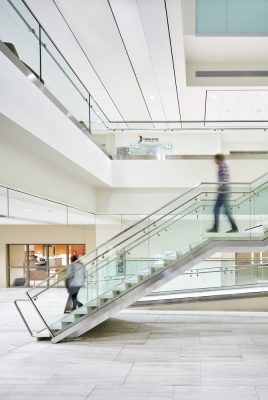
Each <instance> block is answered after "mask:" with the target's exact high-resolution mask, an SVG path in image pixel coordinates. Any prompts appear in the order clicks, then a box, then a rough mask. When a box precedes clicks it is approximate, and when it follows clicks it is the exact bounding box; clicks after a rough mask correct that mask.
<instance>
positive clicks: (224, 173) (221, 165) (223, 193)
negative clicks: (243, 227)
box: [207, 154, 238, 233]
mask: <svg viewBox="0 0 268 400" xmlns="http://www.w3.org/2000/svg"><path fill="white" fill-rule="evenodd" d="M214 161H215V163H216V164H217V165H218V195H217V198H216V203H215V206H214V225H213V227H212V228H211V229H208V231H207V232H218V231H219V216H220V210H221V207H222V206H223V207H224V211H225V214H226V216H227V218H228V220H229V222H230V224H231V229H230V230H229V231H227V232H226V233H233V232H238V228H237V225H236V223H235V221H234V218H233V217H232V215H231V210H230V206H229V199H230V187H229V171H228V167H227V164H226V163H225V159H224V155H223V154H216V155H215V156H214Z"/></svg>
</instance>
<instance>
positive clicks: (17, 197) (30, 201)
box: [9, 189, 68, 224]
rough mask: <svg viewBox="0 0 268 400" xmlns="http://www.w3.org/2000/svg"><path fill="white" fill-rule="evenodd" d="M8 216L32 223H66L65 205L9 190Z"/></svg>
mask: <svg viewBox="0 0 268 400" xmlns="http://www.w3.org/2000/svg"><path fill="white" fill-rule="evenodd" d="M9 215H10V217H14V218H19V219H22V220H27V221H29V220H30V221H31V222H32V223H42V224H43V223H47V224H67V223H68V221H67V207H66V206H65V205H62V204H60V203H56V202H52V201H49V200H45V199H42V198H39V197H34V196H32V195H28V194H26V193H21V192H18V191H16V190H12V189H9Z"/></svg>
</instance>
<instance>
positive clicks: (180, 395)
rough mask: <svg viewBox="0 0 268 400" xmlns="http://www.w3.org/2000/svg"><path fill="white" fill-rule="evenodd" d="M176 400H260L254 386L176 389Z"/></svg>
mask: <svg viewBox="0 0 268 400" xmlns="http://www.w3.org/2000/svg"><path fill="white" fill-rule="evenodd" d="M173 399H174V400H259V399H258V395H257V393H256V391H255V388H254V386H237V387H225V386H194V387H191V386H190V387H178V386H176V387H175V393H174V397H173Z"/></svg>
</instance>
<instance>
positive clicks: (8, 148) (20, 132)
mask: <svg viewBox="0 0 268 400" xmlns="http://www.w3.org/2000/svg"><path fill="white" fill-rule="evenodd" d="M0 129H1V146H0V160H1V166H2V167H1V168H0V184H2V185H6V186H9V187H11V188H15V189H21V190H23V191H26V192H29V193H31V194H37V195H40V196H42V197H45V198H48V199H52V200H55V201H59V202H62V203H64V204H70V205H73V206H76V207H80V208H84V209H86V210H89V211H92V212H94V211H95V210H96V190H95V187H94V186H93V185H92V184H90V183H89V182H88V181H87V179H88V178H87V177H86V176H84V175H83V173H82V172H83V171H81V169H79V168H78V167H77V166H75V164H73V163H72V162H71V161H68V160H67V159H66V158H64V157H62V156H60V154H58V153H57V152H56V151H55V150H53V149H52V148H49V147H48V146H47V145H45V144H44V143H43V144H42V143H41V142H40V141H39V140H37V139H35V138H34V137H33V136H32V135H31V134H29V133H28V132H26V131H25V130H24V129H22V128H20V127H18V125H16V124H14V123H13V122H11V121H10V120H8V119H7V118H5V117H4V116H1V115H0Z"/></svg>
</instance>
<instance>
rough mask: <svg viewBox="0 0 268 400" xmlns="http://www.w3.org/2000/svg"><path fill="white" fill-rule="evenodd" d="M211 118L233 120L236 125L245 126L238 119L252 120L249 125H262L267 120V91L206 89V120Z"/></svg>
mask: <svg viewBox="0 0 268 400" xmlns="http://www.w3.org/2000/svg"><path fill="white" fill-rule="evenodd" d="M211 120H214V121H217V120H218V121H235V125H236V126H245V123H243V122H240V123H239V121H252V122H250V124H249V126H263V125H264V124H265V121H268V91H266V90H208V92H207V102H206V121H211ZM255 121H257V122H256V123H255ZM232 125H234V123H232ZM266 125H267V123H266Z"/></svg>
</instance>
